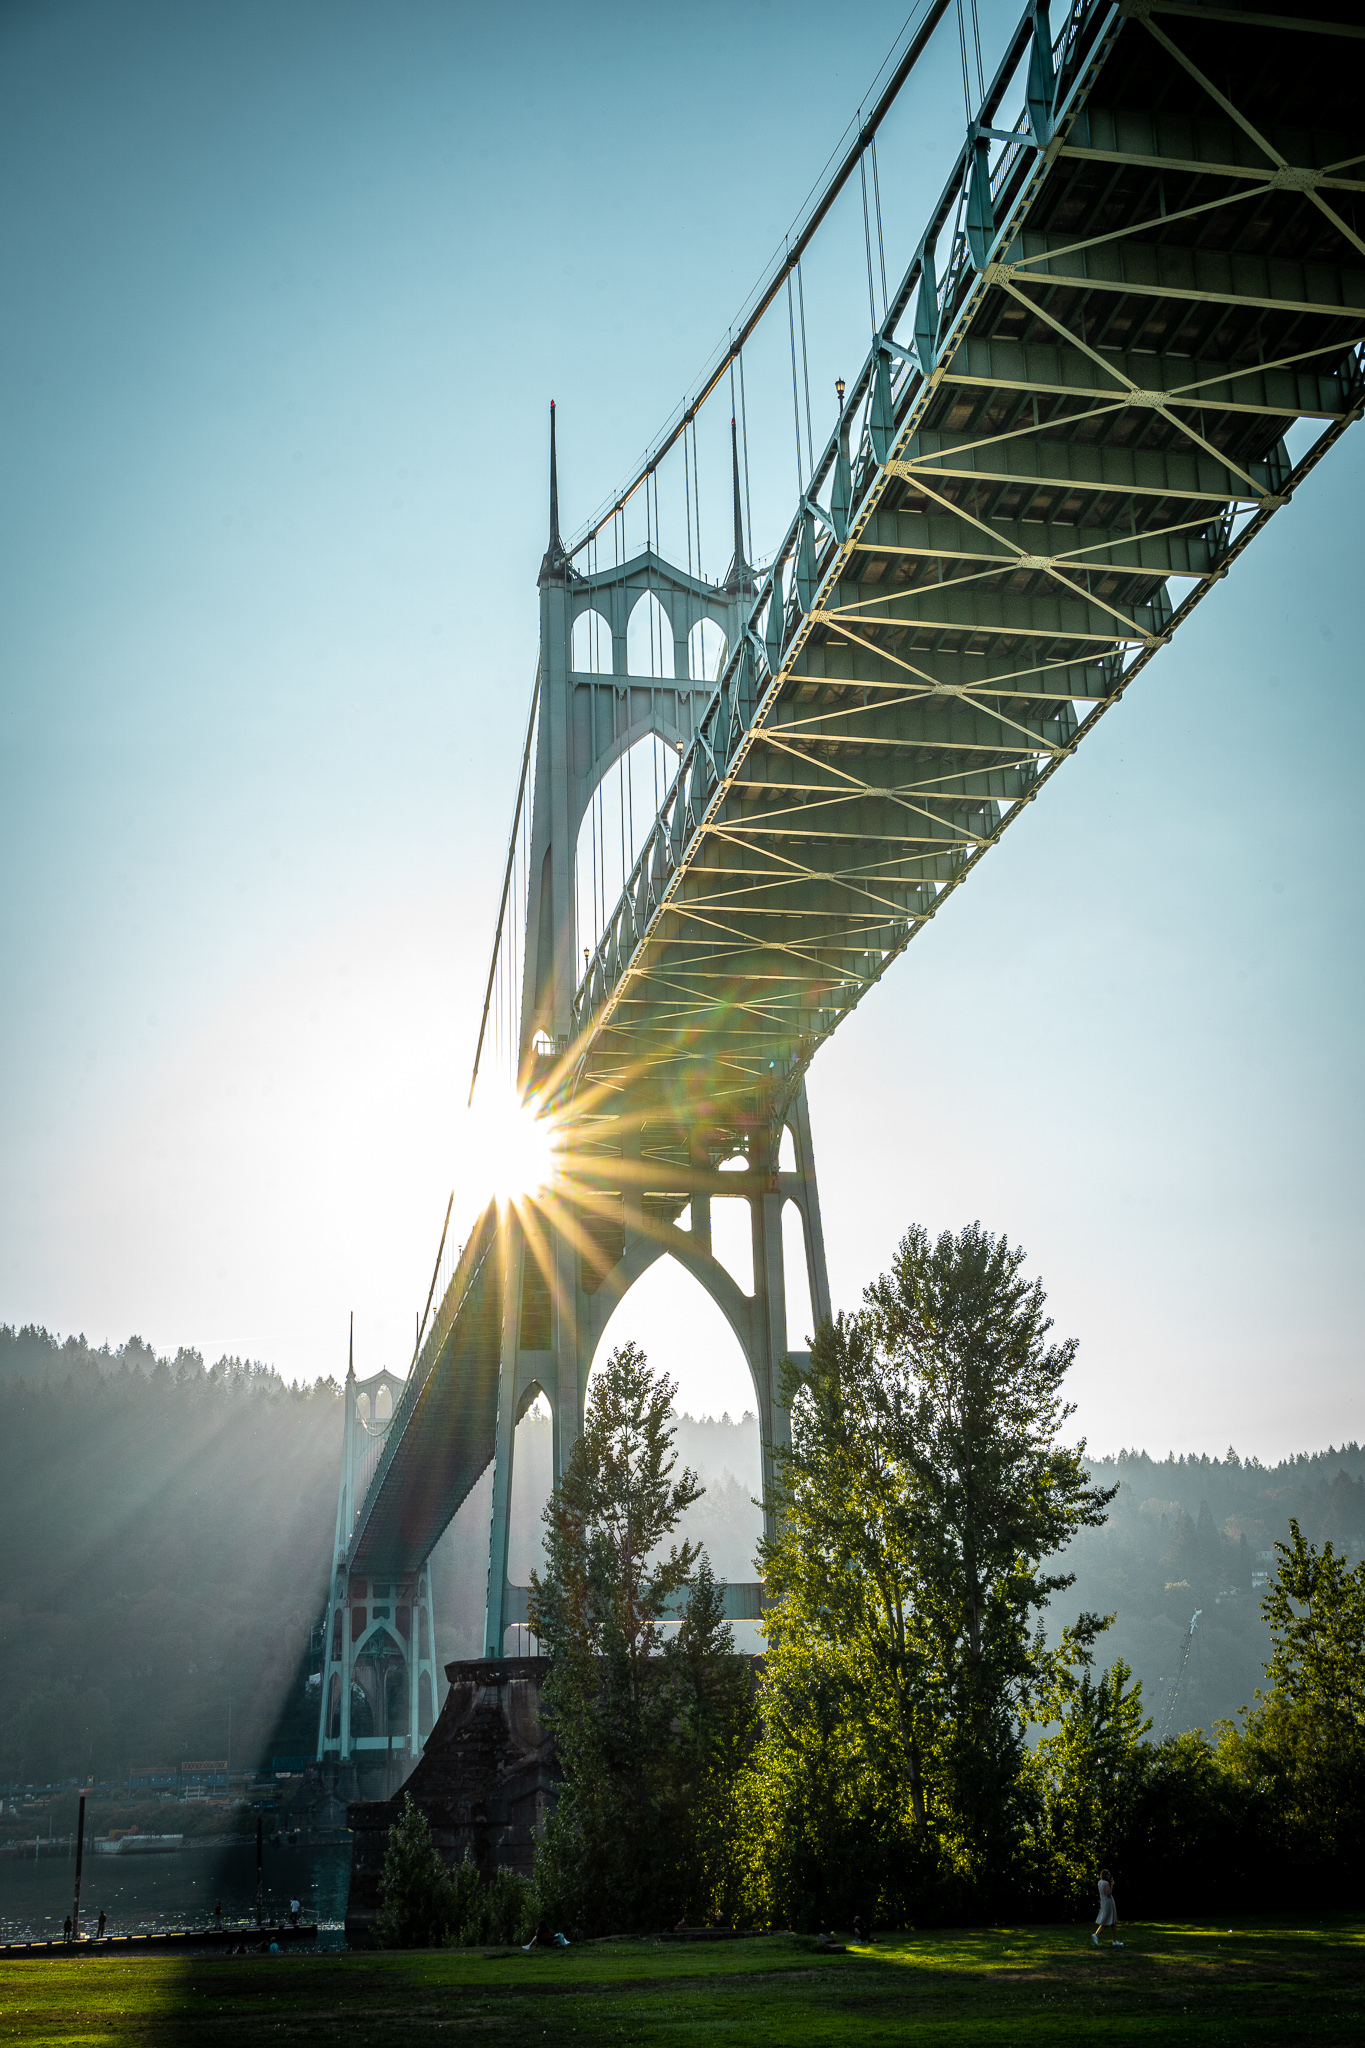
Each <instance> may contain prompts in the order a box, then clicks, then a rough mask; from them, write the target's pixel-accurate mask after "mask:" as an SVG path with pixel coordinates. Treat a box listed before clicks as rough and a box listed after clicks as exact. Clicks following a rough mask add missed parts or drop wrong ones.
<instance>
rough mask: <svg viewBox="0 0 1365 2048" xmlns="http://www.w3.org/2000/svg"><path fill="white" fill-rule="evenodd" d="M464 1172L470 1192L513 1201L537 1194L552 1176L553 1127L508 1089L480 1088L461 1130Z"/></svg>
mask: <svg viewBox="0 0 1365 2048" xmlns="http://www.w3.org/2000/svg"><path fill="white" fill-rule="evenodd" d="M460 1154H461V1163H462V1166H463V1171H464V1177H465V1180H466V1182H467V1185H468V1187H469V1191H470V1194H471V1196H472V1197H473V1198H474V1199H475V1200H477V1201H486V1200H487V1199H488V1197H489V1196H490V1195H496V1196H497V1197H498V1199H499V1200H500V1201H503V1202H515V1201H518V1200H520V1199H522V1198H523V1197H526V1196H531V1195H538V1194H540V1193H542V1192H543V1191H544V1190H545V1189H546V1188H548V1187H549V1186H550V1184H551V1182H552V1181H553V1179H554V1175H555V1155H556V1143H555V1131H554V1126H553V1124H552V1123H551V1122H550V1120H549V1118H548V1117H545V1116H543V1115H537V1114H536V1110H535V1107H534V1105H533V1104H529V1103H524V1102H522V1101H521V1100H520V1099H519V1097H518V1096H517V1095H516V1094H515V1093H514V1092H513V1090H511V1089H510V1088H504V1089H498V1088H495V1087H492V1086H489V1087H488V1088H486V1089H485V1088H484V1087H482V1086H481V1087H480V1089H479V1092H478V1095H477V1096H476V1097H475V1100H474V1104H473V1107H472V1108H471V1109H470V1110H469V1111H468V1112H467V1113H466V1116H465V1121H464V1129H463V1130H462V1132H461V1133H460Z"/></svg>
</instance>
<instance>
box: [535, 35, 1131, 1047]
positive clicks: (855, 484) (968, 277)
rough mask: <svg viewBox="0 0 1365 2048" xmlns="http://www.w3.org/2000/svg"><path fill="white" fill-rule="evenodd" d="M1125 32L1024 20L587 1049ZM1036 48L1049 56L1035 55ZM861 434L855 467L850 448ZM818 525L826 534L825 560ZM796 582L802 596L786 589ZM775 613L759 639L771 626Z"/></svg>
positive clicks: (634, 912)
mask: <svg viewBox="0 0 1365 2048" xmlns="http://www.w3.org/2000/svg"><path fill="white" fill-rule="evenodd" d="M1120 19H1121V12H1120V8H1119V7H1118V6H1117V5H1114V4H1113V0H1074V4H1073V6H1072V8H1071V11H1070V13H1069V15H1068V17H1067V21H1066V24H1065V26H1064V27H1063V29H1062V31H1061V33H1060V34H1059V35H1058V36H1057V38H1056V39H1055V41H1051V40H1049V38H1048V37H1047V34H1046V22H1047V15H1046V10H1045V9H1043V8H1035V7H1032V6H1030V7H1029V8H1028V9H1026V11H1025V13H1024V14H1023V15H1022V17H1021V18H1020V21H1019V23H1018V25H1017V27H1016V28H1015V30H1014V33H1013V35H1012V36H1011V37H1010V40H1009V43H1008V45H1007V47H1006V50H1005V54H1004V56H1003V58H1002V59H1001V62H1000V64H999V66H998V68H997V70H996V72H995V75H994V77H993V78H992V80H991V83H990V85H989V87H988V88H987V90H986V93H985V95H984V97H983V98H982V100H981V102H980V105H979V107H978V110H977V114H976V117H975V119H974V120H973V121H971V122H970V123H969V124H968V127H967V132H966V137H965V140H964V142H963V145H962V148H961V150H960V151H959V154H958V157H957V161H956V163H955V165H954V167H953V169H952V171H951V172H950V174H949V176H948V179H947V181H946V183H945V185H944V187H943V190H942V192H941V194H940V196H939V199H938V203H937V205H936V206H935V207H934V209H933V212H932V214H931V215H930V219H929V223H928V226H927V227H926V229H925V232H924V234H923V236H922V237H921V239H920V242H919V245H918V247H917V249H916V251H915V254H914V256H913V257H912V258H911V261H910V263H909V265H908V266H907V268H906V270H905V272H904V275H903V276H902V278H901V282H900V285H899V287H898V289H897V291H896V292H895V294H894V295H893V297H892V298H891V300H890V302H889V305H888V310H887V312H886V314H885V316H884V318H883V320H882V322H881V325H880V326H879V327H878V328H877V330H876V332H875V334H874V335H873V338H872V344H871V347H870V348H869V350H868V353H867V356H866V358H865V360H864V362H863V365H862V368H861V370H860V371H859V373H858V376H857V377H856V378H855V379H854V381H853V384H852V387H851V389H850V391H849V394H848V397H847V401H846V408H845V412H844V415H843V417H842V418H841V419H840V421H839V423H838V425H837V426H836V427H835V429H834V431H833V433H832V434H831V435H830V438H829V440H828V441H827V442H826V444H825V447H824V450H823V452H822V454H821V455H820V457H819V459H818V460H817V461H816V463H815V467H814V469H813V471H812V475H811V479H810V484H809V487H808V489H807V490H806V491H805V492H804V493H803V495H802V498H801V501H800V503H799V504H798V506H797V509H796V512H795V514H794V515H793V517H792V520H791V523H790V525H789V526H788V528H787V531H786V534H785V535H784V537H783V540H782V542H781V545H780V546H779V547H778V549H777V551H776V554H775V555H774V557H773V561H772V564H771V566H770V568H769V569H768V571H767V572H766V573H765V575H764V577H763V579H762V581H761V582H760V584H759V586H758V590H757V594H756V596H755V598H754V600H753V603H752V605H751V607H750V612H749V617H748V619H747V621H746V623H745V627H744V631H743V633H742V634H741V636H740V641H739V645H738V646H737V647H736V648H735V649H733V650H732V651H731V655H730V658H729V661H728V662H727V664H726V666H725V669H724V671H723V673H722V675H721V676H720V678H719V680H718V682H717V685H716V690H715V693H714V695H713V696H712V697H711V699H710V701H709V703H708V704H707V707H706V709H705V711H704V712H703V714H702V717H701V720H700V723H699V727H698V731H697V735H696V738H695V739H694V740H693V741H692V744H691V746H690V747H689V749H688V750H687V752H686V753H685V755H684V757H683V760H682V762H681V764H680V766H679V769H678V773H677V776H676V778H675V780H674V783H673V786H672V789H671V791H670V793H669V795H668V797H667V798H666V799H665V801H664V803H663V804H662V805H661V806H660V810H659V814H658V816H657V818H656V819H655V822H654V825H653V827H652V828H651V830H650V831H649V833H648V834H647V836H646V838H645V842H644V845H643V846H642V848H641V850H640V855H639V858H638V859H637V861H636V863H635V865H634V867H633V868H632V870H631V872H630V875H629V877H628V879H627V881H626V883H625V886H624V888H623V890H622V892H621V895H620V898H619V899H618V902H617V905H616V908H615V910H614V911H613V913H612V915H611V917H610V918H609V919H608V920H607V923H606V926H605V928H604V930H603V933H602V936H601V938H600V940H599V941H598V944H597V947H596V950H595V951H594V953H593V954H592V955H591V957H590V958H589V960H588V963H587V966H586V968H585V970H584V973H583V977H582V979H581V981H580V982H579V985H578V988H577V990H576V992H575V995H574V1001H573V1011H574V1034H575V1036H576V1037H582V1036H583V1035H584V1034H585V1033H588V1032H590V1031H592V1030H593V1029H595V1028H596V1027H597V1026H598V1025H599V1024H601V1023H602V1022H604V1021H605V1020H606V1018H607V1017H608V1016H609V1015H610V1011H611V1008H612V998H613V995H614V992H615V990H616V988H617V987H618V985H619V983H620V981H621V978H622V976H623V974H624V973H625V971H626V968H627V967H628V965H629V963H630V960H631V959H632V957H633V955H634V954H635V952H636V951H637V949H638V947H639V946H640V945H641V943H642V942H643V941H644V939H645V938H646V937H647V935H648V933H649V931H650V929H651V928H652V926H653V923H654V921H655V919H656V918H657V916H658V914H659V911H660V909H661V908H662V905H663V901H664V898H665V896H666V894H667V893H668V890H669V884H670V881H671V880H672V878H673V876H674V875H675V874H676V872H677V871H678V870H679V869H680V868H682V867H684V866H685V865H686V864H687V862H688V860H689V859H690V857H691V855H692V853H693V851H694V850H695V847H696V844H697V840H698V836H699V834H700V832H701V830H702V828H703V826H704V825H705V824H706V823H707V822H709V818H710V814H711V810H712V807H713V805H714V804H715V803H716V802H717V799H718V797H719V794H720V792H721V790H722V787H723V786H724V784H725V782H726V779H727V775H728V771H729V769H730V767H731V765H732V763H735V761H736V756H737V754H738V753H739V752H740V750H741V748H742V746H743V742H744V741H745V739H746V738H747V737H748V735H749V733H750V732H751V731H752V729H753V727H754V725H755V724H756V723H757V722H758V721H759V720H760V718H761V717H762V716H763V715H764V714H766V711H767V709H768V707H769V705H770V704H771V702H772V700H773V698H774V696H775V695H776V693H777V691H778V690H779V689H780V687H781V685H782V683H783V682H784V681H785V679H786V676H787V674H788V673H789V672H790V668H791V665H792V662H793V661H794V659H795V657H796V655H797V654H798V653H799V651H800V648H801V645H802V644H803V642H804V638H805V635H804V633H803V632H802V631H801V626H802V622H803V620H804V619H805V617H806V616H807V615H808V614H809V612H810V611H811V609H812V608H813V606H814V605H815V604H816V602H817V599H818V596H819V593H820V592H821V591H822V590H823V588H824V586H825V584H826V583H827V582H828V580H829V576H830V572H831V570H832V569H833V567H834V566H835V564H836V563H837V562H838V560H839V558H840V556H841V554H842V552H843V547H844V543H845V540H846V538H847V536H848V534H849V533H850V532H851V531H853V530H854V529H855V528H856V526H857V525H858V524H859V522H860V520H861V519H862V518H863V516H864V513H865V512H866V510H867V509H868V502H869V499H870V498H871V497H872V496H873V493H874V491H875V490H876V488H877V486H878V483H879V480H880V479H881V478H882V476H883V475H884V469H885V463H886V461H887V460H888V459H889V458H890V457H891V456H892V454H893V451H894V449H895V447H896V446H897V445H898V444H899V442H900V441H901V440H902V439H903V438H904V434H905V430H906V427H907V424H908V421H909V416H910V414H911V411H912V408H913V406H914V403H915V401H916V399H917V397H918V396H919V394H920V393H921V392H922V391H923V390H924V388H925V386H926V383H927V379H928V377H929V374H930V372H931V371H932V370H933V368H934V366H935V364H936V362H937V360H938V357H939V354H940V351H941V348H942V345H943V343H944V341H945V340H946V339H947V338H948V337H949V335H950V334H951V332H952V329H953V326H954V323H955V322H956V321H957V320H958V319H959V317H960V316H961V314H962V311H963V308H964V307H965V306H966V305H967V302H968V301H969V300H970V299H971V298H972V297H973V295H974V292H975V290H976V288H977V287H978V286H979V284H980V280H981V274H982V272H984V270H985V268H986V265H987V263H988V261H990V259H991V257H992V255H993V253H994V251H995V249H996V248H997V247H998V246H999V245H1000V244H1001V243H1002V241H1003V240H1005V239H1006V238H1007V237H1008V236H1009V234H1010V232H1011V221H1010V215H1011V213H1012V212H1013V210H1014V208H1015V206H1016V205H1017V203H1018V199H1019V196H1020V194H1021V193H1022V192H1023V191H1024V190H1025V188H1026V187H1027V185H1028V183H1029V181H1030V180H1031V179H1032V177H1033V176H1034V175H1035V173H1036V170H1037V167H1038V165H1039V163H1040V161H1041V158H1042V154H1043V152H1044V151H1045V150H1046V148H1047V147H1048V145H1049V143H1050V142H1051V140H1052V136H1053V134H1054V133H1055V132H1056V130H1057V129H1058V128H1060V127H1061V126H1062V125H1063V123H1064V122H1065V121H1066V119H1067V118H1068V115H1069V113H1070V111H1071V109H1072V106H1073V104H1074V102H1075V100H1076V96H1077V94H1078V92H1079V91H1080V89H1081V87H1082V85H1083V84H1084V82H1085V75H1086V71H1087V60H1088V58H1089V56H1090V54H1091V52H1092V51H1093V50H1094V49H1095V47H1096V45H1097V43H1099V42H1100V40H1101V38H1102V36H1103V33H1104V31H1105V30H1106V29H1111V28H1112V27H1114V26H1116V25H1117V23H1118V21H1119V20H1120ZM1035 39H1036V41H1037V43H1038V45H1039V55H1038V56H1037V57H1035V56H1034V53H1033V50H1032V46H1033V44H1034V42H1035ZM1043 52H1045V59H1046V61H1045V62H1043V61H1042V53H1043ZM1026 61H1028V62H1029V66H1030V68H1029V87H1028V89H1027V90H1026V97H1025V105H1024V108H1023V111H1022V112H1021V114H1020V115H1019V117H1018V118H1017V120H1016V121H1015V124H1014V127H1013V128H1012V129H1011V130H1009V131H1007V132H1006V133H1005V134H1004V135H1001V133H1000V131H999V130H997V129H995V127H994V125H993V124H994V121H995V117H996V114H997V112H998V110H999V106H1000V103H1001V101H1002V100H1003V99H1004V97H1005V94H1006V93H1007V92H1008V91H1009V90H1010V88H1011V86H1012V85H1014V84H1016V83H1017V81H1018V79H1019V75H1020V71H1021V66H1022V65H1023V64H1024V63H1025V62H1026ZM1035 64H1037V65H1038V66H1039V70H1038V71H1035V69H1034V66H1035ZM1039 75H1041V76H1043V77H1045V78H1046V77H1049V76H1050V79H1051V81H1052V83H1051V87H1050V93H1049V97H1048V101H1047V106H1046V112H1045V116H1044V117H1043V118H1041V119H1040V117H1039V114H1038V112H1037V110H1036V104H1035V105H1031V102H1035V101H1036V93H1035V91H1034V89H1033V81H1034V79H1035V77H1036V76H1039ZM983 131H984V132H983ZM993 144H994V146H995V147H996V149H997V151H998V154H997V157H996V161H995V164H994V166H992V165H991V163H990V150H991V147H992V145H993ZM983 181H984V191H983ZM997 207H998V209H999V213H998V215H997ZM997 218H999V219H1000V226H999V227H998V228H997V226H996V220H997ZM950 219H951V220H952V222H953V227H952V231H951V236H950V242H949V252H948V262H947V266H946V270H945V275H944V278H943V282H942V284H941V285H940V284H939V282H938V279H937V275H936V269H937V266H936V252H937V250H938V247H939V244H940V243H941V241H942V238H943V235H944V232H945V230H946V229H947V226H948V223H949V220H950ZM974 223H975V226H974ZM917 290H918V296H917V297H916V293H917ZM912 300H913V301H914V302H915V303H914V310H913V323H912V324H913V336H912V339H911V340H910V341H909V342H908V343H903V342H899V341H897V340H896V339H895V335H896V330H897V329H898V328H899V327H900V326H901V324H902V322H903V321H904V320H905V318H906V315H907V314H908V313H910V311H911V306H912ZM855 430H856V434H857V442H856V449H857V452H856V455H854V454H853V453H852V452H851V450H850V441H851V438H852V435H853V433H854V431H855ZM829 482H832V483H833V485H834V489H833V491H832V492H831V505H830V507H828V508H827V507H825V506H824V505H822V504H821V503H820V502H819V501H818V499H817V496H816V494H817V492H818V491H820V490H821V489H822V488H824V486H825V485H826V483H829ZM840 485H842V486H843V509H842V511H841V510H840V509H839V497H840V488H839V487H840ZM817 522H818V523H819V524H820V526H821V527H822V528H823V529H824V531H825V535H826V538H825V540H824V541H822V542H821V543H820V545H819V548H818V550H817V546H816V541H815V526H816V523H817ZM820 558H823V566H820V565H819V564H820ZM789 568H790V570H791V575H790V581H789V587H788V588H786V589H784V576H785V574H786V572H787V570H788V569H789ZM765 613H766V617H765V619H764V625H763V630H762V634H761V636H760V632H759V629H758V621H759V618H760V616H762V615H764V614H765Z"/></svg>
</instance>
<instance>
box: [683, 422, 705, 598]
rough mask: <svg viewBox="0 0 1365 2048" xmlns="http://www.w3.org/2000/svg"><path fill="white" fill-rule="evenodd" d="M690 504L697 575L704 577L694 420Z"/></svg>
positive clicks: (699, 488)
mask: <svg viewBox="0 0 1365 2048" xmlns="http://www.w3.org/2000/svg"><path fill="white" fill-rule="evenodd" d="M686 452H687V449H686V444H685V443H684V447H683V453H684V454H686ZM692 503H693V505H694V506H695V507H696V514H697V574H698V576H705V574H706V571H705V570H704V569H703V568H702V565H701V484H700V483H699V482H698V480H697V422H696V421H695V420H693V422H692Z"/></svg>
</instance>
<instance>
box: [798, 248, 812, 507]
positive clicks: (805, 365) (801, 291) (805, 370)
mask: <svg viewBox="0 0 1365 2048" xmlns="http://www.w3.org/2000/svg"><path fill="white" fill-rule="evenodd" d="M796 297H797V302H798V304H799V306H800V308H801V375H802V376H803V377H804V378H805V380H806V454H807V456H808V457H809V459H810V474H811V475H812V476H814V475H815V436H814V435H813V434H812V432H811V427H810V359H809V357H808V356H807V354H806V287H805V285H804V284H803V283H802V281H801V265H800V264H799V263H798V264H797V266H796Z"/></svg>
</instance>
